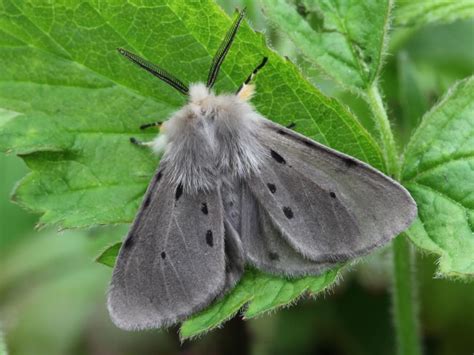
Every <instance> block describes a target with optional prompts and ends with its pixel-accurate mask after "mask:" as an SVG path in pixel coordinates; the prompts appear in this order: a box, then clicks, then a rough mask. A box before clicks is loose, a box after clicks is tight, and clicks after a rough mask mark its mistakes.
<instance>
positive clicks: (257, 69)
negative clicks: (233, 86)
mask: <svg viewBox="0 0 474 355" xmlns="http://www.w3.org/2000/svg"><path fill="white" fill-rule="evenodd" d="M267 62H268V57H263V59H262V62H261V63H260V64H259V65H257V67H256V68H255V69H254V70H253V71H252V73H250V75H249V76H248V77H247V79H245V81H244V83H243V84H242V85H240V87H239V88H238V89H237V91H236V94H237V95H239V94H240V93H241V92H242V91H243V90H244V88H245V86H247V85H248V84H249V83H250V82H251V81H252V80H253V78H254V77H255V76H256V75H257V73H258V72H259V71H260V69H262V68H263V67H264V66H265V64H267Z"/></svg>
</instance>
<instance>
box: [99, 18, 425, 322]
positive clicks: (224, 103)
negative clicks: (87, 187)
mask: <svg viewBox="0 0 474 355" xmlns="http://www.w3.org/2000/svg"><path fill="white" fill-rule="evenodd" d="M243 16H244V13H243V12H241V13H240V14H239V16H238V17H237V18H236V20H235V21H234V23H233V24H232V27H231V28H230V29H229V31H228V33H227V35H226V37H225V39H224V40H223V42H222V44H221V46H220V47H219V49H218V51H217V53H216V55H215V57H214V59H213V61H212V65H211V68H210V71H209V75H208V79H207V82H206V83H205V84H204V83H197V84H192V85H190V86H189V87H188V86H187V85H185V84H184V83H183V82H182V81H181V80H179V79H177V78H176V77H174V76H173V75H171V74H170V73H168V72H166V71H165V70H163V69H162V68H160V67H158V66H156V65H154V64H152V63H150V62H148V61H146V60H144V59H142V58H140V57H138V56H137V55H135V54H133V53H130V52H128V51H126V50H125V49H119V52H120V54H122V55H124V56H125V57H126V58H128V59H130V60H131V61H132V62H134V63H135V64H137V65H139V66H140V67H142V68H143V69H145V70H147V71H148V72H150V73H151V74H153V75H155V76H156V77H158V78H160V79H161V80H163V81H165V82H166V83H168V84H169V85H170V86H172V87H173V88H175V89H176V90H178V91H179V92H180V93H182V94H184V95H186V96H187V97H188V102H187V104H186V105H185V106H184V107H182V108H181V109H180V110H179V111H177V112H176V113H175V114H174V115H172V117H170V118H169V119H168V120H166V121H164V122H157V123H152V124H146V125H143V126H142V127H141V128H144V129H145V128H147V127H150V126H160V134H159V135H158V136H157V138H156V139H154V140H153V141H151V142H140V141H138V140H136V139H134V138H131V142H132V143H134V144H136V145H141V146H148V147H150V148H151V149H153V150H154V151H155V152H157V153H159V154H163V155H162V158H161V161H160V164H159V167H158V169H157V171H156V173H155V175H154V176H153V179H152V181H151V182H150V184H149V186H148V189H147V191H146V193H145V196H144V199H143V202H142V204H141V207H140V209H139V212H138V214H137V215H136V217H135V220H134V222H133V224H132V226H131V228H130V231H129V233H128V235H127V236H126V239H125V241H124V243H123V245H122V247H121V250H120V253H119V256H118V259H117V262H116V265H115V268H114V272H113V276H112V281H111V284H110V288H109V292H108V309H109V313H110V315H111V318H112V320H113V322H114V323H115V324H116V325H117V326H118V327H120V328H123V329H128V330H136V329H148V328H161V327H167V326H170V325H173V324H175V323H177V322H181V321H183V320H184V319H186V318H187V317H189V316H190V315H192V314H193V313H195V312H197V311H200V310H202V309H204V308H206V307H207V306H209V305H210V304H211V303H212V302H213V301H214V300H216V299H218V298H219V297H222V296H223V295H224V294H226V293H227V292H228V291H229V290H231V289H232V288H233V287H234V286H235V284H236V283H237V282H238V281H239V279H240V277H241V276H242V274H243V272H244V267H245V265H252V266H253V267H255V268H257V269H259V270H262V271H264V272H267V273H271V274H276V275H283V276H287V277H297V276H302V275H318V274H320V273H322V272H324V271H325V270H327V269H329V268H331V267H334V266H335V265H337V264H338V263H341V262H344V261H348V260H352V259H354V258H357V257H360V256H362V255H365V254H367V253H369V252H370V251H371V250H373V249H375V248H377V247H380V246H382V245H384V244H386V243H387V242H389V241H390V240H391V239H392V238H393V237H394V236H396V235H397V234H398V233H400V232H401V231H403V230H404V229H405V228H407V227H408V226H409V225H410V223H411V222H412V220H413V219H414V218H415V216H416V205H415V202H414V201H413V199H412V198H411V196H410V194H409V193H408V192H407V191H406V190H405V189H404V188H403V187H402V186H401V185H399V184H398V183H397V182H396V181H394V180H392V179H391V178H389V177H387V176H385V175H384V174H382V173H381V172H379V171H377V170H376V169H374V168H372V167H370V166H369V165H367V164H365V163H363V162H361V161H359V160H357V159H355V158H353V157H350V156H348V155H345V154H342V153H340V152H337V151H335V150H333V149H330V148H328V147H326V146H323V145H321V144H319V143H317V142H315V141H313V140H311V139H309V138H306V137H305V136H303V135H300V134H298V133H296V132H295V131H293V130H292V129H290V128H287V127H283V126H281V125H279V124H276V123H274V122H272V121H270V120H268V119H267V118H265V117H263V116H262V115H260V114H259V113H258V112H256V111H255V109H254V108H253V107H252V106H251V104H250V102H249V101H250V99H251V97H252V95H253V94H254V85H253V84H252V83H251V82H252V80H253V78H254V76H255V75H256V74H257V72H258V71H259V70H260V69H262V67H263V66H264V65H265V63H266V62H267V59H266V58H264V59H263V61H262V62H261V64H260V65H259V66H257V67H256V68H255V70H254V71H253V72H252V73H251V74H250V76H249V77H248V78H247V80H245V82H244V83H243V84H242V85H241V86H240V88H238V89H237V91H236V92H235V93H233V94H215V93H214V92H213V90H212V87H213V85H214V83H215V81H216V78H217V75H218V73H219V69H220V66H221V64H222V62H223V60H224V58H225V56H226V54H227V53H228V51H229V50H230V47H231V44H232V42H233V40H234V38H235V36H236V34H237V30H238V28H239V26H240V24H241V22H242V19H243ZM262 75H263V74H262Z"/></svg>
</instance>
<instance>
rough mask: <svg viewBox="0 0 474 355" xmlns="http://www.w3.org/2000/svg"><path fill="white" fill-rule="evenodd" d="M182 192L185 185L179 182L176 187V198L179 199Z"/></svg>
mask: <svg viewBox="0 0 474 355" xmlns="http://www.w3.org/2000/svg"><path fill="white" fill-rule="evenodd" d="M182 194H183V185H182V184H179V185H178V187H177V188H176V193H175V195H174V198H175V200H176V201H178V200H179V198H180V197H181V195H182Z"/></svg>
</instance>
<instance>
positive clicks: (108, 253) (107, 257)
mask: <svg viewBox="0 0 474 355" xmlns="http://www.w3.org/2000/svg"><path fill="white" fill-rule="evenodd" d="M121 246H122V243H121V242H117V243H114V244H112V245H110V246H108V247H107V248H106V249H105V250H104V251H103V252H102V253H101V254H100V255H99V256H98V257H97V258H96V259H95V261H97V262H98V263H100V264H104V265H106V266H110V267H114V265H115V260H116V259H117V255H118V253H119V251H120V247H121Z"/></svg>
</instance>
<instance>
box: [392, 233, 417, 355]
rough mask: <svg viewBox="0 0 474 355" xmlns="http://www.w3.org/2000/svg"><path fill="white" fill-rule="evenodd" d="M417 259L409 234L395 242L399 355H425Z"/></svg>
mask: <svg viewBox="0 0 474 355" xmlns="http://www.w3.org/2000/svg"><path fill="white" fill-rule="evenodd" d="M413 264H414V255H413V253H412V250H411V245H410V244H409V242H408V240H407V236H406V234H404V233H402V234H400V235H399V236H398V237H397V238H396V239H395V240H394V241H393V291H392V302H393V313H394V318H395V319H394V321H395V331H396V333H397V345H398V347H397V348H398V354H399V355H421V346H420V342H419V324H418V317H417V316H418V307H417V302H416V301H417V297H416V288H415V287H414V284H415V283H414V279H415V275H414V272H413V270H414V265H413Z"/></svg>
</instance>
